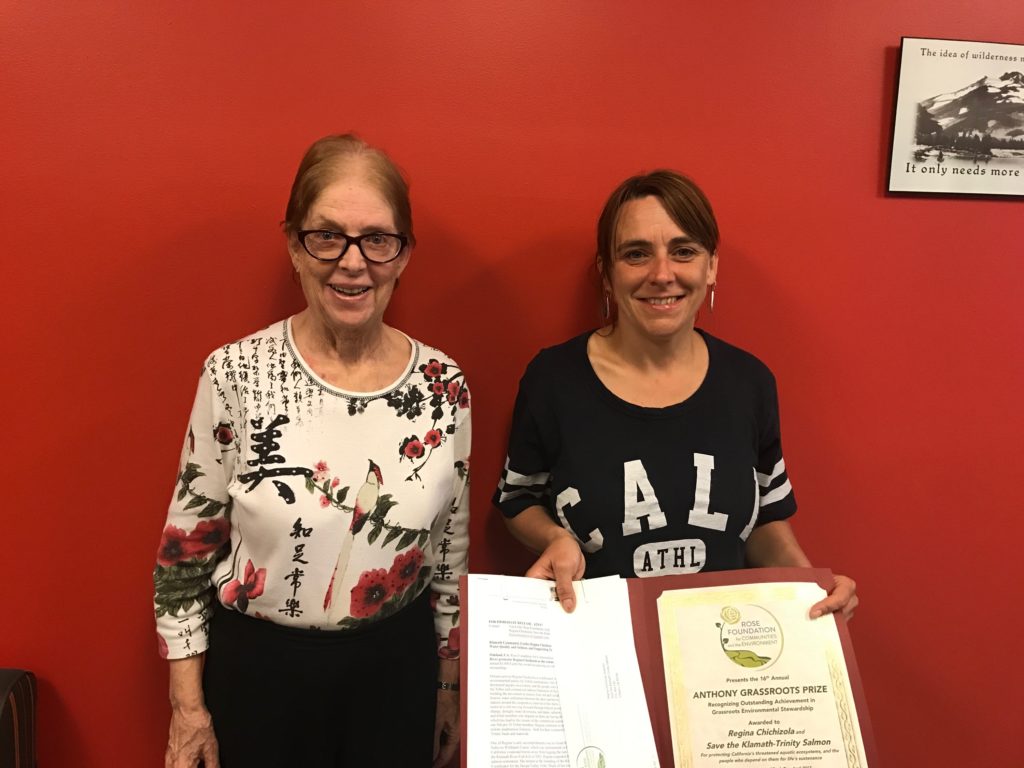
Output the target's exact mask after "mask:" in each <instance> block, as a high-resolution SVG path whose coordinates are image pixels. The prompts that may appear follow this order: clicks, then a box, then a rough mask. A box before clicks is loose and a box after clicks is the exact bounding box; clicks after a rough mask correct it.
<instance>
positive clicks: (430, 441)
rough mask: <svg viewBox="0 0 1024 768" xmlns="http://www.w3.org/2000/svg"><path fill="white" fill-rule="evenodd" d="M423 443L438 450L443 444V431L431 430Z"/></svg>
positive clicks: (424, 437)
mask: <svg viewBox="0 0 1024 768" xmlns="http://www.w3.org/2000/svg"><path fill="white" fill-rule="evenodd" d="M423 442H424V444H426V445H429V446H430V447H431V448H437V446H439V445H440V444H441V430H439V429H431V430H430V431H429V432H427V434H425V435H424V436H423Z"/></svg>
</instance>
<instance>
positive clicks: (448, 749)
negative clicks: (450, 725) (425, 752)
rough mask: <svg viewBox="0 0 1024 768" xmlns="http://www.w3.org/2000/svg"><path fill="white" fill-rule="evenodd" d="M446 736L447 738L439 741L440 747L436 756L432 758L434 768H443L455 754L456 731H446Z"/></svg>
mask: <svg viewBox="0 0 1024 768" xmlns="http://www.w3.org/2000/svg"><path fill="white" fill-rule="evenodd" d="M446 736H447V738H446V739H445V740H443V741H442V742H441V749H440V750H438V753H437V757H435V758H434V768H445V766H446V765H448V763H450V762H451V760H452V758H453V757H454V756H455V751H456V749H457V748H458V746H459V736H458V734H457V733H456V734H451V733H448V734H446Z"/></svg>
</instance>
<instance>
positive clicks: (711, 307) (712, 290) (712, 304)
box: [708, 283, 716, 315]
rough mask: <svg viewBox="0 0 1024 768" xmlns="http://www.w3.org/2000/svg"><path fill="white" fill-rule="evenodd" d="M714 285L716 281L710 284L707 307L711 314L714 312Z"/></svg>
mask: <svg viewBox="0 0 1024 768" xmlns="http://www.w3.org/2000/svg"><path fill="white" fill-rule="evenodd" d="M715 285H716V283H712V284H711V304H710V306H709V307H708V309H709V310H710V312H711V314H712V315H713V314H715Z"/></svg>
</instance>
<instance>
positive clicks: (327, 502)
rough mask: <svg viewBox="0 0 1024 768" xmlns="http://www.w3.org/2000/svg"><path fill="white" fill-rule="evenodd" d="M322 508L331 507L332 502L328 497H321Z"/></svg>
mask: <svg viewBox="0 0 1024 768" xmlns="http://www.w3.org/2000/svg"><path fill="white" fill-rule="evenodd" d="M320 506H321V507H329V506H331V500H330V499H328V498H327V497H326V496H323V495H321V496H320Z"/></svg>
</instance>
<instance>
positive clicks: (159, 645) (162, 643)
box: [156, 635, 171, 659]
mask: <svg viewBox="0 0 1024 768" xmlns="http://www.w3.org/2000/svg"><path fill="white" fill-rule="evenodd" d="M156 650H157V653H159V654H160V658H161V659H166V658H167V656H168V655H169V654H170V652H171V649H170V648H168V647H167V641H166V640H164V636H163V635H157V636H156Z"/></svg>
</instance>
